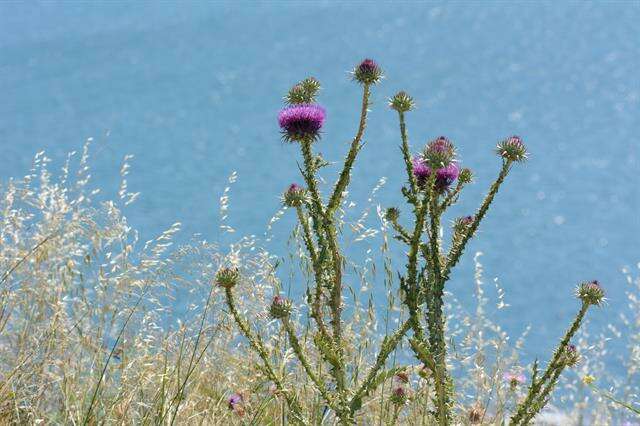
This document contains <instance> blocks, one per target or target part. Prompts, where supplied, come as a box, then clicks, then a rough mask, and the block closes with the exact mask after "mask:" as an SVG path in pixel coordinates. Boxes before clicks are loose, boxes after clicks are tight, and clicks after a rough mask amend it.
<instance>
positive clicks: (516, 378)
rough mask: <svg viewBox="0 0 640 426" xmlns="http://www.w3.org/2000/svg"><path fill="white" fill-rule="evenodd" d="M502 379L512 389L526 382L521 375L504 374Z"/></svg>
mask: <svg viewBox="0 0 640 426" xmlns="http://www.w3.org/2000/svg"><path fill="white" fill-rule="evenodd" d="M502 377H503V378H504V381H505V382H507V383H509V385H510V386H511V387H514V388H515V387H516V386H518V385H521V384H523V383H524V382H525V381H526V378H525V377H524V374H522V373H504V375H503V376H502Z"/></svg>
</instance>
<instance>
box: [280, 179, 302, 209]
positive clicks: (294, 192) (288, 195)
mask: <svg viewBox="0 0 640 426" xmlns="http://www.w3.org/2000/svg"><path fill="white" fill-rule="evenodd" d="M306 197H307V191H306V190H305V189H304V188H303V187H301V186H300V185H298V184H295V183H292V184H291V185H289V188H288V189H287V190H286V191H285V193H284V194H283V195H282V204H284V205H285V206H287V207H299V206H301V205H302V204H304V202H305V200H306Z"/></svg>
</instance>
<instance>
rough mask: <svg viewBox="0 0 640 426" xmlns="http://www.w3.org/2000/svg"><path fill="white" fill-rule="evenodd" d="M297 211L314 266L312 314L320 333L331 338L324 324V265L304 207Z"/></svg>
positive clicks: (298, 208) (297, 208)
mask: <svg viewBox="0 0 640 426" xmlns="http://www.w3.org/2000/svg"><path fill="white" fill-rule="evenodd" d="M296 212H297V213H298V220H299V221H300V224H301V226H302V233H303V240H304V243H305V245H306V247H307V251H308V252H309V257H311V265H312V267H313V274H314V278H315V281H316V282H315V285H316V286H315V295H314V297H313V301H312V302H313V303H312V306H311V312H312V314H313V315H312V316H313V318H314V319H315V321H316V324H317V325H318V329H319V330H320V333H321V334H322V335H323V336H324V337H326V338H329V333H328V331H327V328H326V326H325V324H324V319H323V316H322V282H323V277H322V265H321V263H320V260H319V259H318V253H317V251H316V248H315V246H314V243H313V238H312V237H311V229H310V227H309V221H308V220H307V217H306V216H305V214H304V211H303V210H302V207H300V206H298V207H296Z"/></svg>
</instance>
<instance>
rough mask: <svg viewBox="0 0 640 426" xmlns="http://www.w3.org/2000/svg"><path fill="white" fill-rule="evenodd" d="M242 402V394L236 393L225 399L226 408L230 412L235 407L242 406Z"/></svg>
mask: <svg viewBox="0 0 640 426" xmlns="http://www.w3.org/2000/svg"><path fill="white" fill-rule="evenodd" d="M243 401H244V398H243V396H242V394H240V393H237V392H236V393H234V394H232V395H231V396H230V397H229V398H228V399H227V406H228V407H229V409H230V410H233V409H234V408H235V407H236V405H238V404H242V402H243Z"/></svg>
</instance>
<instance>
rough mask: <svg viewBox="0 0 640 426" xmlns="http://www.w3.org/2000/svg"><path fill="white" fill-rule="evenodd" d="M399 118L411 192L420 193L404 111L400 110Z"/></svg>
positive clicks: (403, 155)
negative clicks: (414, 171)
mask: <svg viewBox="0 0 640 426" xmlns="http://www.w3.org/2000/svg"><path fill="white" fill-rule="evenodd" d="M398 118H399V119H400V137H401V138H402V148H401V150H402V157H403V158H404V164H405V167H406V169H407V178H408V179H409V187H410V188H411V194H413V195H414V196H416V194H417V193H418V183H417V181H416V177H415V175H414V174H413V162H412V161H411V152H410V151H409V141H408V137H407V126H406V125H405V122H404V112H402V111H399V112H398Z"/></svg>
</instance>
